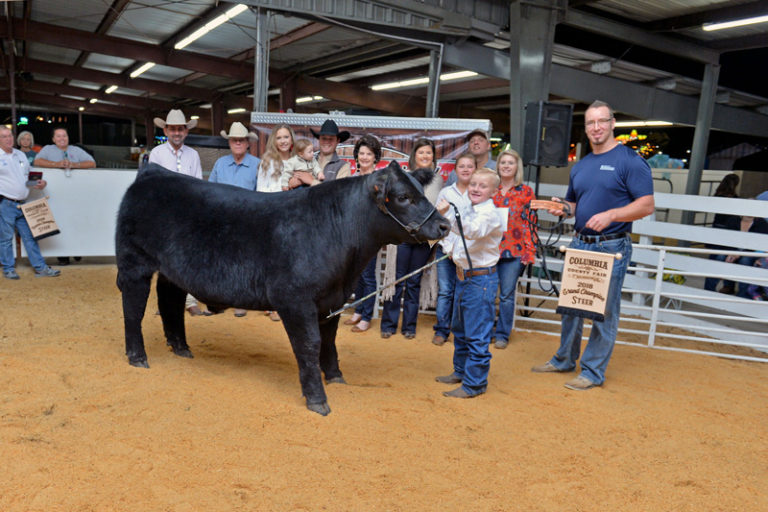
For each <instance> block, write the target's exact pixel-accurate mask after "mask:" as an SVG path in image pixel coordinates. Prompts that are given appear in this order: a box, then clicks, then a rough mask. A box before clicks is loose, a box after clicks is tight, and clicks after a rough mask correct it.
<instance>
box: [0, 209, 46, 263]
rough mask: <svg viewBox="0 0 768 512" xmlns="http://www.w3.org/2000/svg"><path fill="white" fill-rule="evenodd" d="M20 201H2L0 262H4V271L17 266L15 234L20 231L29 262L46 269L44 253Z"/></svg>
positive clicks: (0, 211)
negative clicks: (25, 216)
mask: <svg viewBox="0 0 768 512" xmlns="http://www.w3.org/2000/svg"><path fill="white" fill-rule="evenodd" d="M17 206H18V203H14V202H13V201H8V200H5V199H4V200H2V201H0V263H2V264H3V272H9V271H11V270H13V269H14V268H15V266H16V256H15V254H14V247H13V245H14V244H13V241H14V240H13V236H14V234H15V232H16V231H18V232H19V236H20V237H21V242H22V243H23V244H24V248H25V249H26V250H27V256H29V263H30V264H31V265H32V267H34V269H35V270H37V271H38V272H41V271H43V270H45V267H46V264H45V260H44V259H43V255H42V254H40V247H39V246H38V245H37V241H36V240H35V239H34V237H33V236H32V231H30V230H29V225H28V224H27V220H26V219H25V218H24V214H23V213H21V210H20V209H19V208H16V207H17Z"/></svg>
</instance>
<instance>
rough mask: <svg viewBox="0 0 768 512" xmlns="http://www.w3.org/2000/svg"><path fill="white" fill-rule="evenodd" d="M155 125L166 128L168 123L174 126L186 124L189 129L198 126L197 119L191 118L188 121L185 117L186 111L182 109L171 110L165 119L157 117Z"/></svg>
mask: <svg viewBox="0 0 768 512" xmlns="http://www.w3.org/2000/svg"><path fill="white" fill-rule="evenodd" d="M154 121H155V126H157V127H158V128H165V126H166V125H172V126H179V125H184V126H186V127H187V129H188V130H191V129H192V128H194V127H195V126H197V119H190V120H189V121H187V118H186V117H184V112H182V111H181V110H171V111H170V112H168V115H167V116H166V118H165V121H163V120H162V119H160V118H159V117H156V118H155V120H154Z"/></svg>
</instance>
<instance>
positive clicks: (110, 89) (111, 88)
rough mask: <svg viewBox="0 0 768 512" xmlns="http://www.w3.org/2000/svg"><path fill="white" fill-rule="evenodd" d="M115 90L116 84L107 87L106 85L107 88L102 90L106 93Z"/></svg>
mask: <svg viewBox="0 0 768 512" xmlns="http://www.w3.org/2000/svg"><path fill="white" fill-rule="evenodd" d="M116 90H117V86H116V85H110V86H109V87H107V89H106V90H105V91H104V92H105V93H107V94H112V93H113V92H115V91H116Z"/></svg>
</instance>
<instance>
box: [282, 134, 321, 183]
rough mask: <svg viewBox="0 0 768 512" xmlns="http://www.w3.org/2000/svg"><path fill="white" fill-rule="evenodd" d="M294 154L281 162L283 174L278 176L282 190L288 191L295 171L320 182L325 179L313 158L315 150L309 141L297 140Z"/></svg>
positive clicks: (315, 159)
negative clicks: (310, 174)
mask: <svg viewBox="0 0 768 512" xmlns="http://www.w3.org/2000/svg"><path fill="white" fill-rule="evenodd" d="M295 151H296V154H295V155H294V156H292V157H291V158H289V159H288V160H286V161H285V162H283V172H282V174H281V175H280V186H281V187H282V188H283V190H290V188H291V187H290V185H289V184H288V182H289V181H290V180H291V178H292V177H293V173H295V172H296V171H306V172H309V173H312V176H313V177H314V178H316V179H318V180H320V181H323V180H324V179H325V176H324V175H323V171H322V169H320V164H319V163H317V158H315V148H314V147H313V146H312V141H310V140H309V139H299V140H297V141H296V144H295Z"/></svg>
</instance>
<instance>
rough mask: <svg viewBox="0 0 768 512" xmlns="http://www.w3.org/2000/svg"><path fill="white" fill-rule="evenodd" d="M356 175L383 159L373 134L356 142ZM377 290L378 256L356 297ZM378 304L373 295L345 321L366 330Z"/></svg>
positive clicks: (360, 282)
mask: <svg viewBox="0 0 768 512" xmlns="http://www.w3.org/2000/svg"><path fill="white" fill-rule="evenodd" d="M353 154H354V157H355V169H356V172H355V176H365V175H366V174H371V173H372V172H374V171H375V170H376V164H377V163H379V161H380V160H381V143H380V142H379V139H377V138H376V137H374V136H373V135H371V134H368V133H367V134H365V135H363V136H362V137H360V139H359V140H358V141H357V142H356V143H355V149H354V153H353ZM374 291H376V256H374V257H373V258H371V261H369V262H368V264H367V265H366V266H365V269H363V273H362V274H361V275H360V279H358V281H357V286H356V287H355V298H356V299H361V298H363V297H365V296H366V295H369V294H371V293H373V292H374ZM375 306H376V297H371V298H370V299H367V300H366V301H364V302H362V303H360V304H358V306H357V307H356V308H355V313H354V314H353V315H352V316H351V317H350V318H349V319H347V320H345V321H344V324H345V325H352V326H353V327H352V332H365V331H367V330H368V329H369V328H370V326H371V319H372V318H373V308H374V307H375Z"/></svg>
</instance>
